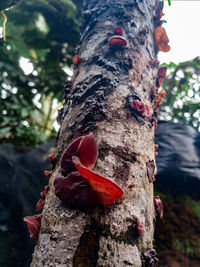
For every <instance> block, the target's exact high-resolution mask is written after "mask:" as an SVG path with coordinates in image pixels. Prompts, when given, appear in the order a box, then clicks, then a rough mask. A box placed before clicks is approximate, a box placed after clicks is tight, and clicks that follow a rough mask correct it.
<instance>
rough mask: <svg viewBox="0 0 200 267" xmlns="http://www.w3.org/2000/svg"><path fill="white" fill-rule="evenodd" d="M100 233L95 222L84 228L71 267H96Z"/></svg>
mask: <svg viewBox="0 0 200 267" xmlns="http://www.w3.org/2000/svg"><path fill="white" fill-rule="evenodd" d="M100 233H101V232H100V231H99V227H98V225H97V223H96V222H92V224H91V225H87V226H86V228H85V231H84V233H83V234H82V236H81V238H80V243H79V245H78V247H77V249H76V252H75V255H74V259H73V267H85V266H87V267H96V265H97V261H98V251H99V238H100Z"/></svg>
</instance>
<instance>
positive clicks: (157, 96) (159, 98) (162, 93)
mask: <svg viewBox="0 0 200 267" xmlns="http://www.w3.org/2000/svg"><path fill="white" fill-rule="evenodd" d="M165 96H166V92H165V90H160V91H159V92H158V93H157V94H155V95H154V103H155V107H156V108H159V107H160V105H161V104H162V103H163V101H164V99H165Z"/></svg>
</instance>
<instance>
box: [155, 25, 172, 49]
mask: <svg viewBox="0 0 200 267" xmlns="http://www.w3.org/2000/svg"><path fill="white" fill-rule="evenodd" d="M154 41H155V45H157V47H158V50H159V51H163V52H168V51H169V50H170V46H169V45H168V42H169V39H168V36H167V33H166V31H165V29H164V28H162V27H161V26H159V27H157V28H156V29H155V30H154Z"/></svg>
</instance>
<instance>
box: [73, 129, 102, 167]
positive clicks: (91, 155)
mask: <svg viewBox="0 0 200 267" xmlns="http://www.w3.org/2000/svg"><path fill="white" fill-rule="evenodd" d="M77 155H78V157H79V159H80V161H81V163H82V164H83V165H84V166H85V167H87V168H88V169H93V168H94V165H95V163H96V161H97V158H98V149H97V144H96V140H95V138H94V135H93V134H92V133H90V134H88V135H86V136H84V137H83V139H82V140H81V141H80V143H79V146H78V150H77Z"/></svg>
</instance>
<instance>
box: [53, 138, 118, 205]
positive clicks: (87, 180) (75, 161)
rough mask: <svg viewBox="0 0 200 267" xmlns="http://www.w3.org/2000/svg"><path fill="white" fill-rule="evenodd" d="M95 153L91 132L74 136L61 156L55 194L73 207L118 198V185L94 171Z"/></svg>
mask: <svg viewBox="0 0 200 267" xmlns="http://www.w3.org/2000/svg"><path fill="white" fill-rule="evenodd" d="M97 157H98V150H97V144H96V140H95V138H94V135H93V134H92V133H90V134H88V135H86V136H81V137H79V138H77V139H75V140H74V141H73V142H72V143H71V144H69V146H68V147H67V148H66V150H65V152H64V154H63V156H62V158H61V174H62V175H61V174H58V175H57V176H56V177H55V180H54V188H55V195H56V196H57V197H58V198H59V199H60V200H61V201H62V203H63V204H67V205H69V206H71V207H73V208H79V209H82V208H93V207H96V206H98V205H100V204H103V205H105V206H111V205H113V203H114V201H115V200H119V199H121V197H122V195H123V191H122V189H121V188H120V187H119V186H118V185H117V184H115V183H114V182H112V181H111V180H110V179H107V178H105V177H103V176H101V175H99V174H97V173H95V172H94V171H92V169H93V168H94V166H95V163H96V161H97Z"/></svg>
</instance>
